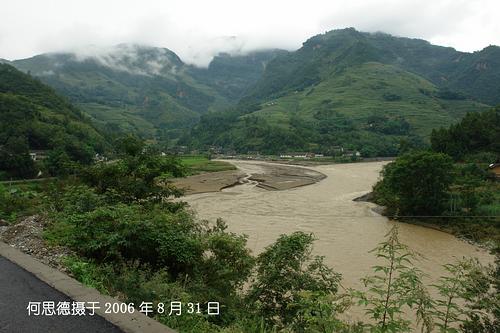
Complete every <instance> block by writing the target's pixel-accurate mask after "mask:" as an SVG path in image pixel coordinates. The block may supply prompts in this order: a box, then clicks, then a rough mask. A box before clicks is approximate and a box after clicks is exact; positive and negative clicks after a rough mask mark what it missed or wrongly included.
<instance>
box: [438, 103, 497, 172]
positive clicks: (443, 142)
mask: <svg viewBox="0 0 500 333" xmlns="http://www.w3.org/2000/svg"><path fill="white" fill-rule="evenodd" d="M431 144H432V149H433V150H435V151H437V152H443V153H446V154H448V155H450V156H452V157H453V158H454V159H456V160H461V159H464V157H465V156H467V155H470V154H477V153H479V152H490V153H492V154H493V156H496V157H495V159H498V158H500V107H497V108H494V109H491V110H488V111H485V112H482V113H468V114H467V115H466V116H465V117H464V118H463V119H462V120H461V121H460V122H459V123H457V124H455V125H452V126H450V127H449V128H448V129H445V128H441V129H439V130H434V131H433V132H432V134H431ZM493 156H492V157H493ZM486 162H489V163H493V162H495V160H491V161H486Z"/></svg>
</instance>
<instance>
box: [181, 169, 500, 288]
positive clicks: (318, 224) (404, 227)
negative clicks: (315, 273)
mask: <svg viewBox="0 0 500 333" xmlns="http://www.w3.org/2000/svg"><path fill="white" fill-rule="evenodd" d="M231 163H233V164H235V165H236V166H237V167H238V168H239V169H240V170H241V171H243V172H245V173H247V174H255V173H261V172H262V167H261V165H262V163H265V162H254V161H231ZM385 163H387V162H369V163H352V164H334V165H322V166H317V167H308V168H309V169H313V170H316V171H319V172H322V173H323V174H325V175H326V176H327V178H326V179H323V180H322V181H320V182H318V183H316V184H313V185H309V186H304V187H298V188H294V189H290V190H285V191H267V190H264V189H261V188H258V187H256V186H255V183H248V184H244V185H240V186H235V187H231V188H228V189H225V190H223V191H222V192H215V193H204V194H195V195H190V196H187V197H185V198H184V200H185V201H187V202H188V203H189V204H190V205H191V206H192V207H193V208H194V209H195V211H197V212H198V214H199V216H200V217H203V218H204V219H216V218H217V217H222V218H223V219H224V220H225V221H226V223H227V224H228V229H229V230H230V231H233V232H236V233H244V234H247V235H248V236H249V239H248V247H249V248H250V249H252V251H254V253H259V252H260V251H262V249H263V248H264V247H266V246H267V245H269V244H271V243H272V242H274V241H275V240H276V239H277V238H278V236H279V235H281V234H284V233H291V232H293V231H297V230H300V231H305V232H312V233H314V234H315V236H316V237H317V241H316V242H315V244H314V250H315V253H316V254H319V255H323V256H325V262H326V263H327V264H328V265H329V266H330V267H332V268H334V269H335V270H336V271H337V272H340V273H342V275H343V285H344V286H346V287H358V288H360V287H361V283H360V281H359V279H360V278H361V277H363V276H365V275H367V274H368V273H370V272H371V270H370V267H371V266H373V265H374V264H375V260H374V256H373V254H371V253H368V252H369V251H370V250H372V249H373V248H374V247H375V246H376V245H377V244H378V243H379V242H381V241H382V240H383V239H384V235H385V234H386V233H387V232H388V231H389V230H390V229H391V227H392V226H393V224H394V223H396V222H393V221H390V220H389V219H387V218H386V217H383V216H380V215H378V214H376V213H375V212H373V211H372V209H371V207H373V204H371V203H366V202H354V201H352V199H354V198H356V197H359V196H361V195H363V194H365V193H367V192H369V191H370V190H371V187H372V185H373V184H374V183H375V182H376V181H377V178H378V176H379V172H380V170H381V169H382V166H383V165H384V164H385ZM398 225H399V233H400V239H401V241H402V242H403V243H405V244H407V245H408V246H409V247H410V248H411V249H412V250H414V251H416V252H418V253H420V254H422V255H423V256H424V257H425V259H423V260H421V261H419V262H417V263H416V265H417V266H418V267H419V268H421V269H422V270H423V271H424V272H425V273H427V274H428V276H429V279H430V280H432V281H435V280H436V279H437V278H439V277H440V276H441V275H443V274H444V270H443V268H442V267H441V265H443V264H445V263H451V262H453V261H454V260H456V258H461V257H463V256H466V257H477V258H478V259H479V260H480V261H481V262H483V263H489V262H492V261H493V257H492V256H491V255H489V254H488V253H487V252H486V251H485V250H483V249H480V248H478V247H476V246H473V245H470V244H468V243H466V242H464V241H461V240H459V239H457V238H456V237H454V236H452V235H449V234H447V233H444V232H441V231H437V230H434V229H429V228H425V227H421V226H416V225H411V224H405V223H398ZM429 282H430V281H429Z"/></svg>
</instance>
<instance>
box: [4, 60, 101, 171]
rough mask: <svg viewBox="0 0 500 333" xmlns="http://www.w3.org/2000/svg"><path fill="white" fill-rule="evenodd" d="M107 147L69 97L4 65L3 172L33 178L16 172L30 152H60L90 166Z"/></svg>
mask: <svg viewBox="0 0 500 333" xmlns="http://www.w3.org/2000/svg"><path fill="white" fill-rule="evenodd" d="M106 146H107V144H106V140H105V139H104V138H103V136H102V135H101V134H100V133H99V132H98V131H97V130H96V129H95V128H94V126H93V125H92V123H91V121H90V119H89V118H88V117H86V116H85V115H84V114H83V113H82V112H81V111H80V110H79V109H77V108H75V107H74V106H73V105H71V104H70V103H69V102H68V101H67V100H66V99H65V98H62V97H60V96H59V95H57V94H56V93H55V92H54V90H53V89H52V88H49V87H48V86H46V85H45V84H42V83H41V82H40V81H39V80H37V79H34V78H33V77H31V76H30V75H27V74H24V73H22V72H20V71H19V70H17V69H16V68H14V67H12V66H10V65H7V64H0V160H1V161H0V173H1V171H8V172H10V173H12V174H15V175H16V176H23V177H25V176H29V170H25V171H26V172H25V173H24V171H23V172H21V171H19V170H16V163H18V162H19V163H20V164H23V163H24V162H23V163H21V162H22V161H23V159H26V157H27V156H28V155H27V154H28V151H29V150H58V151H60V152H62V153H64V154H65V157H66V156H67V158H68V159H69V160H72V161H76V162H80V163H89V162H90V161H92V159H93V158H94V155H95V153H96V152H102V151H103V150H105V148H106ZM28 158H29V157H28ZM18 171H19V172H20V174H17V172H18Z"/></svg>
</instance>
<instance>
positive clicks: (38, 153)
mask: <svg viewBox="0 0 500 333" xmlns="http://www.w3.org/2000/svg"><path fill="white" fill-rule="evenodd" d="M29 154H30V157H31V159H32V160H33V161H35V162H37V161H41V160H44V159H45V158H47V150H30V152H29Z"/></svg>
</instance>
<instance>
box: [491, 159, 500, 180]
mask: <svg viewBox="0 0 500 333" xmlns="http://www.w3.org/2000/svg"><path fill="white" fill-rule="evenodd" d="M488 169H489V170H490V172H492V173H493V174H495V176H496V178H497V179H500V163H493V164H490V166H489V167H488Z"/></svg>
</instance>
